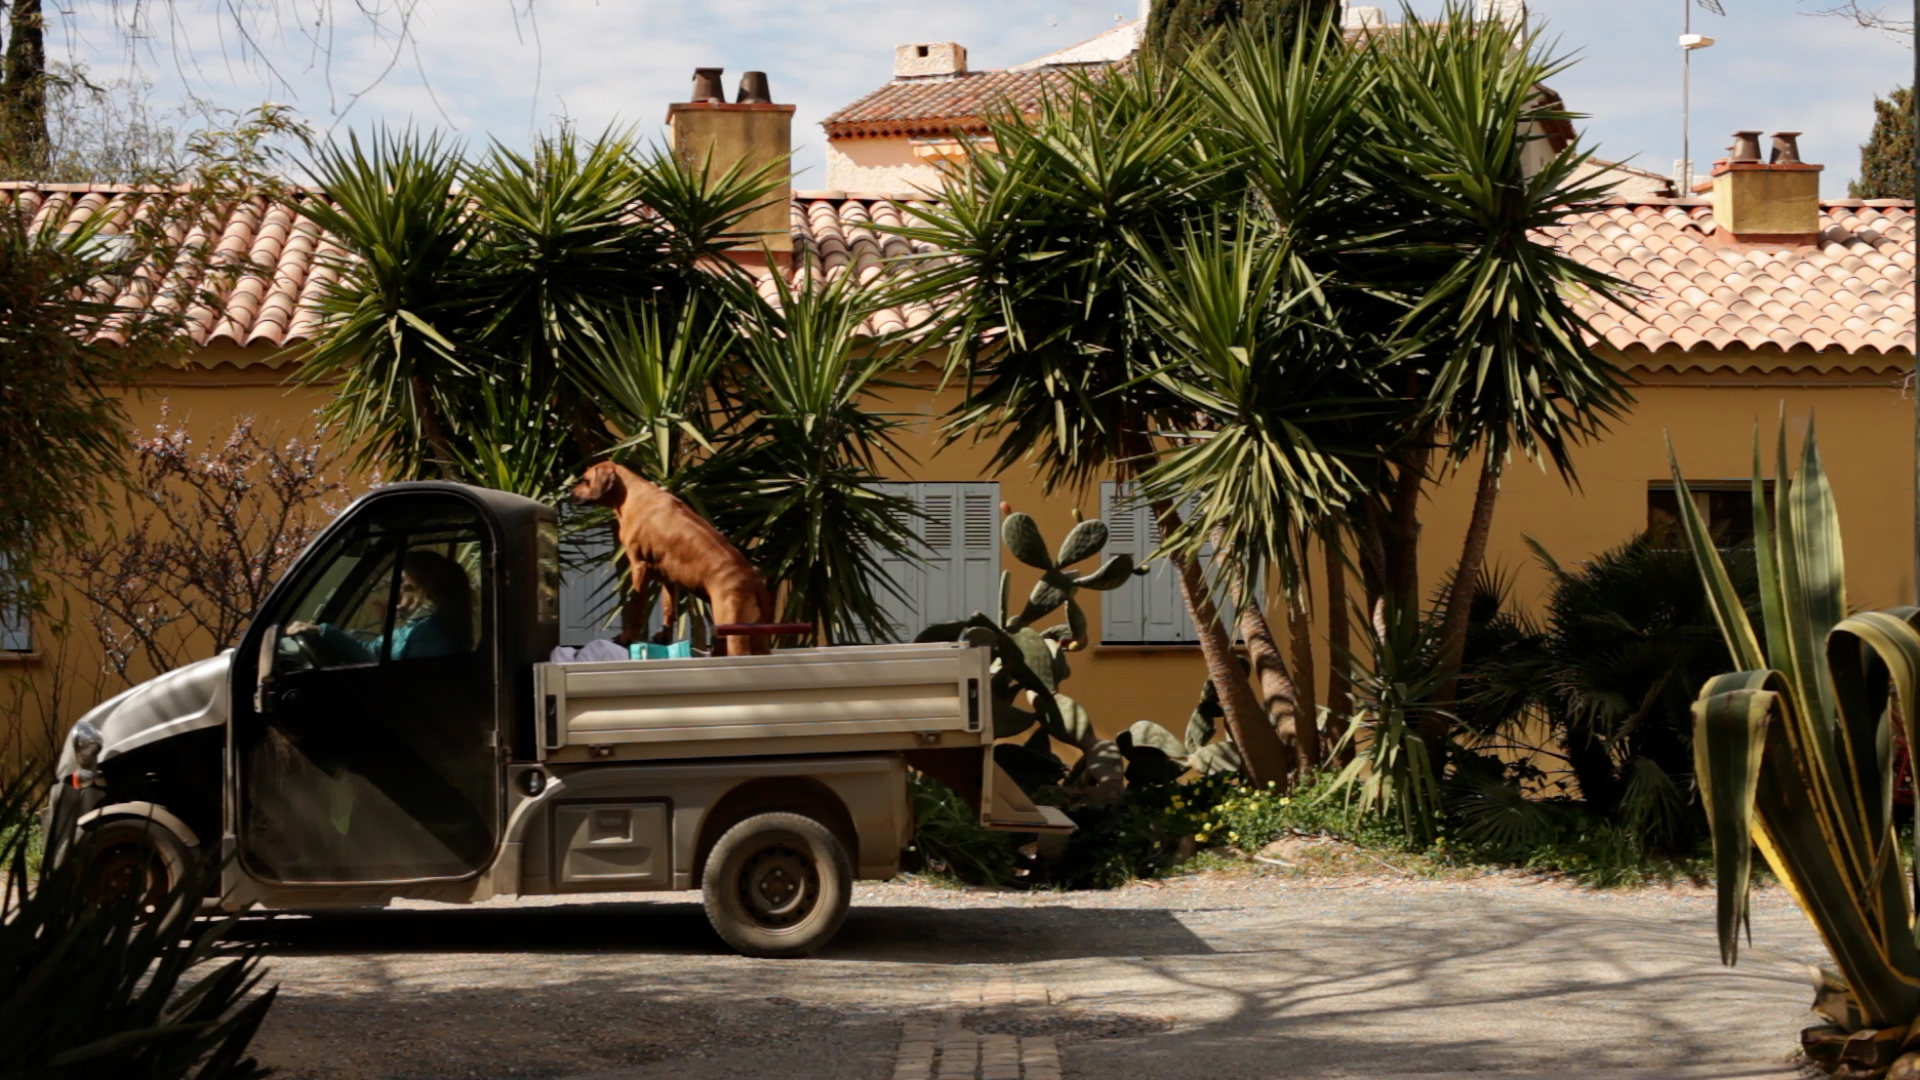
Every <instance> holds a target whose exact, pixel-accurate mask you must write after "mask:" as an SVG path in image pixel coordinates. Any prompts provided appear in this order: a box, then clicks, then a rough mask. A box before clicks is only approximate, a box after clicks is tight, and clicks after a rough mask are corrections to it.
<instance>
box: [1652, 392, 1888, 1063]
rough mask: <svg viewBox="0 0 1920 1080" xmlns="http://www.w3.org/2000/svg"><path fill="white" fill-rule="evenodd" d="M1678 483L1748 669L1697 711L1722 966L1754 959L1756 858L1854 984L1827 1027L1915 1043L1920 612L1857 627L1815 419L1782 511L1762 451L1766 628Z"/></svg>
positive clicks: (1717, 686)
mask: <svg viewBox="0 0 1920 1080" xmlns="http://www.w3.org/2000/svg"><path fill="white" fill-rule="evenodd" d="M1673 475H1674V483H1675V486H1676V487H1677V488H1678V489H1679V493H1680V500H1679V501H1680V508H1681V518H1682V521H1683V522H1684V523H1685V527H1686V532H1687V538H1688V541H1689V543H1690V544H1691V545H1692V547H1693V551H1694V558H1695V561H1696V562H1697V564H1698V566H1699V569H1700V575H1701V578H1702V580H1703V581H1704V582H1705V585H1706V590H1707V594H1708V597H1709V599H1710V601H1711V603H1712V605H1713V610H1714V614H1715V617H1716V618H1717V619H1718V621H1719V624H1720V629H1721V633H1722V634H1723V635H1724V636H1725V638H1726V643H1727V648H1728V650H1729V651H1730V652H1731V653H1732V654H1733V659H1734V663H1735V664H1736V665H1737V666H1738V667H1739V668H1740V669H1741V670H1740V671H1737V672H1735V673H1733V674H1729V675H1721V676H1718V677H1716V678H1713V679H1711V680H1709V681H1708V682H1707V683H1706V685H1705V686H1703V687H1702V688H1701V690H1700V694H1699V698H1698V700H1697V701H1696V702H1695V704H1694V707H1693V719H1694V755H1695V763H1696V764H1695V771H1696V774H1697V775H1698V777H1699V780H1700V787H1701V792H1702V795H1703V798H1704V800H1705V803H1706V807H1707V812H1708V820H1709V822H1710V824H1711V826H1712V829H1713V850H1714V856H1713V857H1714V870H1715V877H1716V887H1717V890H1718V893H1719V913H1718V927H1719V935H1720V953H1721V957H1722V959H1723V960H1724V961H1725V962H1727V963H1729V964H1731V963H1733V962H1734V961H1735V960H1736V959H1737V958H1738V956H1739V945H1740V932H1741V930H1742V929H1744V928H1745V927H1746V924H1747V919H1748V887H1749V877H1750V873H1751V862H1752V852H1753V849H1754V848H1755V847H1756V846H1758V847H1759V849H1760V851H1761V853H1762V855H1764V856H1765V858H1766V860H1767V863H1768V864H1769V865H1770V866H1771V867H1772V868H1773V872H1774V874H1775V875H1776V876H1778V877H1779V879H1780V881H1781V883H1782V884H1784V885H1785V886H1786V887H1787V889H1788V891H1789V892H1790V893H1791V894H1792V896H1793V898H1794V900H1795V901H1796V902H1797V903H1798V904H1799V905H1800V906H1801V908H1802V909H1803V910H1804V911H1805V912H1806V914H1807V917H1808V918H1809V919H1810V920H1811V921H1812V922H1813V925H1814V927H1815V929H1816V930H1818V931H1819V933H1820V936H1821V939H1822V940H1823V941H1824V942H1825V943H1826V946H1827V949H1828V951H1829V952H1830V953H1831V954H1832V956H1833V959H1834V962H1835V964H1836V966H1837V967H1838V969H1839V974H1840V977H1841V979H1842V980H1844V987H1840V986H1834V987H1832V988H1830V992H1829V993H1828V994H1824V995H1822V997H1823V1001H1822V1003H1821V1004H1820V1005H1819V1007H1820V1009H1821V1011H1822V1012H1824V1013H1825V1014H1826V1015H1827V1016H1828V1017H1829V1018H1830V1019H1832V1020H1833V1021H1834V1022H1835V1024H1836V1025H1838V1026H1839V1027H1840V1028H1841V1029H1842V1030H1843V1031H1846V1032H1852V1031H1856V1030H1859V1029H1885V1028H1904V1027H1905V1026H1906V1025H1908V1024H1909V1023H1911V1022H1913V1021H1914V1019H1915V1018H1916V1016H1920V948H1917V947H1916V944H1915V928H1914V922H1913V907H1912V903H1911V897H1912V896H1913V890H1914V881H1913V878H1912V874H1911V872H1910V871H1908V870H1905V869H1903V867H1902V857H1901V853H1900V852H1899V851H1898V845H1899V837H1898V835H1897V833H1896V832H1895V829H1894V820H1893V768H1894V740H1893V726H1894V725H1895V724H1903V725H1905V734H1906V738H1907V743H1908V745H1914V744H1915V741H1916V736H1917V735H1920V729H1917V728H1916V724H1915V717H1916V713H1915V710H1916V708H1920V697H1916V695H1917V694H1920V632H1917V631H1916V629H1915V626H1916V624H1917V623H1920V609H1915V608H1910V607H1903V608H1894V609H1890V610H1887V611H1865V612H1858V613H1854V614H1849V613H1848V603H1847V590H1846V566H1845V563H1844V560H1843V558H1842V554H1841V544H1840V521H1839V515H1838V512H1837V510H1836V508H1835V505H1834V498H1833V489H1832V487H1831V485H1830V484H1829V482H1828V480H1827V474H1826V472H1825V470H1824V469H1823V468H1822V467H1821V464H1820V453H1819V449H1818V446H1817V444H1816V442H1815V438H1814V428H1813V423H1812V421H1811V419H1809V421H1808V424H1807V435H1806V439H1805V441H1804V443H1803V444H1802V447H1801V453H1800V468H1799V472H1798V474H1797V475H1794V474H1790V472H1789V469H1788V460H1787V439H1786V431H1785V423H1784V417H1783V418H1782V430H1781V433H1780V438H1779V445H1778V450H1777V464H1776V467H1775V475H1774V486H1773V492H1772V500H1771V505H1769V501H1768V498H1767V491H1766V487H1765V484H1764V483H1763V481H1762V478H1761V467H1760V446H1759V439H1758V435H1757V434H1756V437H1755V444H1754V478H1753V505H1754V552H1755V562H1756V564H1757V573H1758V580H1759V594H1760V595H1759V601H1760V603H1759V607H1760V611H1761V615H1762V620H1761V625H1760V626H1759V627H1758V628H1756V627H1755V626H1754V625H1753V623H1752V621H1751V620H1750V619H1749V618H1748V616H1747V608H1746V604H1745V602H1744V600H1743V598H1742V597H1741V596H1740V595H1739V593H1738V592H1737V591H1736V589H1735V588H1734V585H1733V579H1732V576H1731V575H1730V574H1729V573H1728V570H1727V567H1726V565H1725V563H1724V562H1723V561H1722V559H1721V556H1720V553H1719V551H1718V550H1717V549H1716V548H1715V547H1714V543H1713V538H1712V536H1711V535H1710V533H1709V532H1708V530H1707V525H1706V522H1705V521H1704V520H1703V519H1702V517H1701V515H1700V513H1699V511H1698V509H1697V507H1695V505H1694V503H1693V502H1692V499H1691V498H1690V496H1689V494H1688V492H1687V488H1686V483H1685V481H1684V479H1682V478H1681V475H1680V467H1679V464H1678V460H1677V459H1676V460H1675V464H1674V469H1673ZM1889 1045H1890V1046H1895V1047H1897V1046H1898V1040H1897V1039H1896V1040H1893V1042H1892V1043H1891V1044H1889ZM1887 1063H1888V1061H1887V1060H1878V1061H1865V1062H1863V1064H1865V1065H1867V1066H1868V1067H1876V1066H1879V1067H1883V1066H1885V1065H1886V1064H1887Z"/></svg>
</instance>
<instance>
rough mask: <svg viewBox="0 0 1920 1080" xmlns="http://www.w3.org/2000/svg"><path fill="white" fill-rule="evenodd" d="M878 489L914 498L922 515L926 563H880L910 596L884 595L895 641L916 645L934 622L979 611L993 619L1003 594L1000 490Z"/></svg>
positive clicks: (918, 528) (919, 527)
mask: <svg viewBox="0 0 1920 1080" xmlns="http://www.w3.org/2000/svg"><path fill="white" fill-rule="evenodd" d="M875 486H876V487H877V488H878V489H879V490H880V491H882V492H884V493H886V494H889V495H900V496H905V497H907V498H910V499H912V500H913V502H914V505H915V506H916V507H917V508H919V510H920V514H921V516H920V518H919V519H918V520H917V521H915V522H914V529H915V533H916V538H917V540H918V545H917V546H918V548H919V553H920V555H921V558H922V559H924V560H925V561H924V562H922V561H920V560H914V559H904V558H901V557H899V556H895V555H890V554H886V553H882V554H881V556H880V565H881V567H882V568H884V569H885V570H886V571H887V573H888V574H889V575H891V576H892V577H893V580H894V583H895V584H896V585H898V586H899V587H900V591H901V593H903V594H904V596H902V597H896V596H892V595H889V594H887V593H886V591H885V590H884V589H882V590H880V606H881V609H882V610H883V611H885V612H886V613H887V620H888V622H889V623H891V624H892V626H893V632H894V636H895V638H896V639H897V640H899V641H912V640H913V639H914V637H915V635H917V634H919V633H920V631H922V630H925V629H926V628H927V627H928V626H930V625H932V624H934V623H937V622H951V621H954V620H958V619H964V618H966V617H967V616H969V615H972V614H973V613H974V612H976V611H984V612H986V613H987V614H988V615H992V614H993V613H994V611H995V608H996V605H997V600H996V598H997V597H998V595H999V591H1000V485H999V484H998V483H993V482H988V483H967V484H949V483H925V484H878V485H875Z"/></svg>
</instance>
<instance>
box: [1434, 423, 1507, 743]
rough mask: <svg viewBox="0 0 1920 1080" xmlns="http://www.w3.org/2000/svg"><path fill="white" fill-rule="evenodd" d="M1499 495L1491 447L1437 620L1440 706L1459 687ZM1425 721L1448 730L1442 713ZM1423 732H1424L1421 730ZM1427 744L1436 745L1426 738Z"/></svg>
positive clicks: (1497, 469) (1495, 459)
mask: <svg viewBox="0 0 1920 1080" xmlns="http://www.w3.org/2000/svg"><path fill="white" fill-rule="evenodd" d="M1499 498H1500V459H1499V458H1498V457H1497V456H1495V454H1494V452H1493V450H1492V449H1488V450H1487V451H1486V457H1485V458H1484V459H1483V460H1482V461H1481V463H1480V484H1479V486H1478V487H1477V488H1476V489H1475V490H1474V493H1473V517H1472V518H1471V519H1469V521H1468V522H1467V538H1466V541H1465V542H1464V543H1463V544H1462V545H1461V548H1460V563H1459V566H1458V567H1457V568H1456V569H1455V570H1454V574H1453V586H1452V588H1450V589H1449V590H1448V592H1447V606H1446V610H1445V614H1443V615H1442V616H1441V623H1440V662H1441V665H1442V670H1444V671H1446V672H1447V673H1448V675H1447V681H1446V682H1445V683H1443V684H1442V685H1441V687H1440V691H1439V693H1438V694H1436V695H1435V700H1436V701H1438V702H1439V703H1440V705H1441V707H1442V708H1445V707H1446V706H1447V705H1450V704H1452V702H1453V701H1454V698H1455V696H1456V695H1457V694H1458V693H1459V689H1460V661H1461V660H1462V658H1463V657H1464V656H1465V655H1466V650H1467V624H1468V621H1469V619H1470V617H1471V616H1472V614H1473V593H1474V589H1475V588H1476V587H1477V586H1478V584H1479V582H1480V570H1481V568H1482V567H1484V566H1485V565H1486V561H1487V540H1488V538H1489V537H1491V536H1492V535H1493V510H1494V505H1495V503H1497V502H1498V501H1499ZM1426 724H1427V725H1428V726H1431V727H1433V728H1434V729H1435V730H1436V731H1437V732H1438V733H1439V734H1440V735H1441V736H1442V737H1444V736H1445V734H1446V730H1447V724H1448V721H1447V718H1446V716H1444V715H1438V714H1436V715H1434V716H1432V717H1430V718H1429V719H1428V720H1427V721H1426ZM1423 734H1424V732H1423ZM1429 745H1438V744H1437V743H1433V742H1432V741H1431V740H1430V741H1429Z"/></svg>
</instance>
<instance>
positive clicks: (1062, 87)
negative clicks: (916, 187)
mask: <svg viewBox="0 0 1920 1080" xmlns="http://www.w3.org/2000/svg"><path fill="white" fill-rule="evenodd" d="M1107 67H1108V65H1106V64H1091V65H1087V66H1086V67H1044V68H1035V69H1033V70H1029V71H967V72H962V73H960V74H958V75H930V76H922V77H918V78H908V79H895V80H893V81H892V82H890V83H887V84H885V85H884V86H882V87H880V89H878V90H875V91H874V92H873V93H871V94H868V95H867V96H866V97H863V98H861V99H859V100H858V101H855V102H854V103H853V104H851V105H848V106H847V107H845V108H843V109H841V110H839V111H838V112H835V113H834V114H833V115H831V116H829V117H827V118H826V119H825V120H823V121H821V122H820V126H821V127H823V128H826V129H827V136H828V137H829V138H834V139H843V138H857V137H859V136H865V135H946V134H950V133H952V132H954V131H964V132H967V133H968V134H983V133H985V131H986V130H987V127H986V125H985V124H983V123H981V120H980V118H981V117H982V116H983V115H989V114H992V113H994V112H998V111H1003V110H1005V109H1007V108H1012V109H1015V110H1018V111H1020V112H1023V113H1031V112H1038V111H1039V109H1040V103H1041V102H1042V101H1043V100H1044V99H1045V97H1046V95H1048V94H1050V93H1051V94H1060V93H1063V92H1065V91H1067V90H1068V89H1070V88H1071V86H1072V76H1071V75H1070V74H1069V73H1070V72H1086V73H1088V74H1097V73H1099V72H1101V71H1104V70H1106V69H1107Z"/></svg>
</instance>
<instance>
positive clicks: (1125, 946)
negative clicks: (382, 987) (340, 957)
mask: <svg viewBox="0 0 1920 1080" xmlns="http://www.w3.org/2000/svg"><path fill="white" fill-rule="evenodd" d="M231 940H234V941H237V942H252V943H258V944H261V945H264V946H266V947H267V951H268V952H269V954H279V955H293V954H301V953H308V954H356V953H442V952H446V953H546V952H621V953H642V954H662V955H688V956H704V955H714V954H726V953H728V952H730V950H729V949H728V948H727V945H726V944H725V943H724V942H722V941H721V940H720V937H719V935H717V934H715V933H714V932H713V928H712V927H711V926H709V925H708V923H707V917H706V913H705V911H704V910H702V908H701V906H700V905H699V904H698V903H671V902H666V903H663V902H640V903H633V902H619V901H609V902H604V903H556V904H551V905H526V906H518V907H510V908H506V907H501V908H444V909H427V910H423V909H419V908H407V909H381V910H354V911H310V912H282V913H275V914H271V915H255V916H247V917H243V918H242V919H241V920H240V921H239V924H238V925H237V926H236V927H235V929H234V931H233V933H232V935H231ZM1210 951H1212V950H1211V949H1210V948H1209V947H1208V945H1207V944H1206V942H1204V941H1202V940H1201V939H1200V938H1199V937H1198V936H1196V935H1195V934H1194V933H1193V932H1192V931H1190V930H1188V929H1187V928H1186V927H1185V926H1184V925H1183V924H1182V923H1181V922H1180V920H1179V919H1177V918H1175V917H1174V915H1173V914H1172V913H1171V912H1168V911H1157V910H1120V911H1089V910H1080V909H1074V908H1063V907H1048V908H1027V907H1004V908H979V907H975V908H960V909H951V908H924V907H905V906H898V907H881V906H873V907H863V906H860V905H855V906H854V908H853V910H852V911H851V912H849V913H848V915H847V921H846V925H845V926H843V927H842V928H841V930H840V933H839V935H838V936H837V937H836V938H835V939H834V940H833V942H832V943H831V944H829V945H828V946H827V947H826V948H825V949H823V950H822V951H821V953H820V957H821V959H826V960H870V961H877V962H890V963H915V964H1012V963H1031V962H1035V961H1042V960H1068V959H1092V958H1103V957H1143V956H1186V955H1195V954H1203V953H1207V952H1210Z"/></svg>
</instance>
